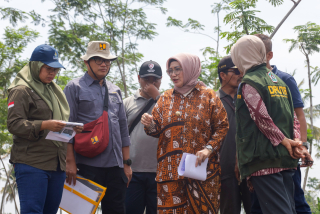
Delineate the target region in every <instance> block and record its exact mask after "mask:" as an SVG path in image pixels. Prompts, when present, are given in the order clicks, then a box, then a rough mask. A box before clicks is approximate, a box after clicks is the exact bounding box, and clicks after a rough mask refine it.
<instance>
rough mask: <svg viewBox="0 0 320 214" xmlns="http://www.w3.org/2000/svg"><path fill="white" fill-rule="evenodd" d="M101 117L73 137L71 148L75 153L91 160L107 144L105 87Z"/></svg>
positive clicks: (107, 98) (106, 93)
mask: <svg viewBox="0 0 320 214" xmlns="http://www.w3.org/2000/svg"><path fill="white" fill-rule="evenodd" d="M105 87H106V92H105V97H104V106H103V113H102V116H101V117H99V118H98V119H96V120H94V121H91V122H90V123H87V124H84V126H83V131H82V132H81V133H79V134H76V135H75V137H74V145H73V148H74V150H75V151H76V153H78V154H80V155H82V156H85V157H88V158H93V157H95V156H97V155H98V154H100V153H102V152H103V151H104V150H105V149H106V148H107V146H108V144H109V122H108V101H109V96H108V95H109V94H108V88H107V85H106V86H105Z"/></svg>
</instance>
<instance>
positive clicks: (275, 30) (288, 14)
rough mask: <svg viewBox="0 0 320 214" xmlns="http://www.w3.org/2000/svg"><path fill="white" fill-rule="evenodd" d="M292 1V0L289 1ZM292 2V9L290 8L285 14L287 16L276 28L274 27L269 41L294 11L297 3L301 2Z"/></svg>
mask: <svg viewBox="0 0 320 214" xmlns="http://www.w3.org/2000/svg"><path fill="white" fill-rule="evenodd" d="M291 1H293V0H291ZM293 2H294V5H293V7H292V8H291V10H290V11H289V12H288V13H287V15H286V16H285V17H284V18H283V19H282V20H281V22H280V23H279V24H278V26H277V27H276V29H274V31H273V33H272V34H271V35H270V39H272V37H273V36H274V34H276V32H277V31H278V30H279V28H280V27H281V25H282V24H283V23H284V22H285V21H286V19H287V18H288V17H289V16H290V14H291V13H292V11H293V10H294V9H296V7H297V6H298V5H299V3H300V2H301V0H298V2H295V1H293Z"/></svg>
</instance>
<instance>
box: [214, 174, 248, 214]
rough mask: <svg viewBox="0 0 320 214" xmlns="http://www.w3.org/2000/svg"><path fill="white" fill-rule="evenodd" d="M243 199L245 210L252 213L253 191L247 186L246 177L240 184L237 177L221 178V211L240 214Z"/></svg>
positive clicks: (226, 213)
mask: <svg viewBox="0 0 320 214" xmlns="http://www.w3.org/2000/svg"><path fill="white" fill-rule="evenodd" d="M241 201H242V203H243V207H244V210H245V212H246V213H247V214H250V208H251V193H250V191H249V188H248V187H247V180H246V179H244V180H243V181H242V182H241V183H240V185H238V180H237V179H236V177H230V178H227V179H223V180H221V194H220V213H221V214H240V213H241Z"/></svg>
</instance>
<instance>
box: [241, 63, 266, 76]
mask: <svg viewBox="0 0 320 214" xmlns="http://www.w3.org/2000/svg"><path fill="white" fill-rule="evenodd" d="M266 65H267V64H266V63H262V64H260V65H257V66H254V67H252V68H250V69H249V70H247V71H246V73H245V74H248V73H251V72H253V71H255V70H257V69H259V68H261V67H263V66H266Z"/></svg>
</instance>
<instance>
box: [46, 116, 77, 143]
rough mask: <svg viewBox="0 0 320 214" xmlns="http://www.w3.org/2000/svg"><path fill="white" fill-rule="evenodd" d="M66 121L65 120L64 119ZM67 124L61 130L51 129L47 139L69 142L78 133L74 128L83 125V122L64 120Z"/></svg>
mask: <svg viewBox="0 0 320 214" xmlns="http://www.w3.org/2000/svg"><path fill="white" fill-rule="evenodd" d="M63 122H64V121H63ZM64 123H66V126H65V127H64V128H63V129H61V130H60V131H59V132H53V131H50V132H49V133H48V135H47V137H46V139H47V140H55V141H61V142H69V141H70V139H71V138H73V137H74V136H75V135H76V132H75V131H74V130H73V127H75V126H83V123H73V122H64Z"/></svg>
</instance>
